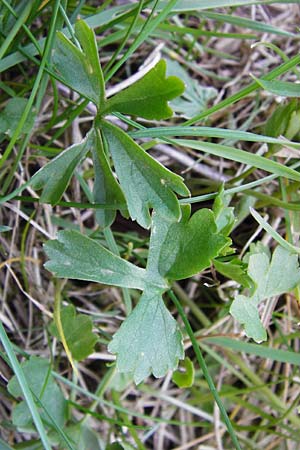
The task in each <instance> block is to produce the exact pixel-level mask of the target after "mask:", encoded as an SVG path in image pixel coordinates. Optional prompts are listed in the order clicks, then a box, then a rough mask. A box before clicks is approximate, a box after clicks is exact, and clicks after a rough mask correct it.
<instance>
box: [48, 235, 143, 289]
mask: <svg viewBox="0 0 300 450" xmlns="http://www.w3.org/2000/svg"><path fill="white" fill-rule="evenodd" d="M44 249H45V252H46V254H47V255H48V256H49V258H50V261H48V262H47V263H46V264H45V267H46V268H47V269H48V270H50V272H53V274H54V275H55V276H57V277H59V278H73V279H77V280H87V281H95V282H98V283H103V284H108V285H114V286H120V287H127V288H136V289H144V286H145V273H146V271H145V270H144V269H141V268H139V267H136V266H134V265H133V264H131V263H130V262H128V261H125V260H124V259H121V258H120V257H118V256H116V255H114V254H113V253H111V252H110V251H109V250H107V249H106V248H104V247H103V246H102V245H100V244H98V243H97V242H96V241H94V240H93V239H90V238H88V237H86V236H84V235H82V234H80V233H78V232H77V231H61V232H59V233H58V235H57V239H55V240H52V241H48V242H46V244H45V245H44Z"/></svg>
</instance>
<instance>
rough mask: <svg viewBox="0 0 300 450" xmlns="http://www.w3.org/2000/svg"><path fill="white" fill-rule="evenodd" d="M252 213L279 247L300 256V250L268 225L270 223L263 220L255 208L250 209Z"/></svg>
mask: <svg viewBox="0 0 300 450" xmlns="http://www.w3.org/2000/svg"><path fill="white" fill-rule="evenodd" d="M250 213H251V214H252V216H253V217H254V219H255V220H256V221H257V222H258V223H259V225H260V226H261V227H262V228H263V229H264V230H265V231H266V232H267V233H269V234H270V235H271V236H272V238H273V239H274V240H275V241H276V242H278V244H279V245H281V246H282V247H284V248H285V249H286V250H288V251H289V252H291V253H298V254H300V248H298V247H295V245H292V244H290V243H289V242H288V241H286V240H285V239H283V237H282V236H280V234H279V233H277V231H275V230H274V228H272V227H271V225H269V224H268V222H267V221H266V220H265V219H263V218H262V217H261V216H260V215H259V214H258V212H257V211H255V210H254V209H253V208H250Z"/></svg>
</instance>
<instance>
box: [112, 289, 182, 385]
mask: <svg viewBox="0 0 300 450" xmlns="http://www.w3.org/2000/svg"><path fill="white" fill-rule="evenodd" d="M108 350H109V351H110V352H111V353H115V354H117V369H118V370H119V371H120V372H130V373H133V377H134V381H135V382H136V384H138V383H140V382H141V381H143V380H144V379H145V378H146V377H147V376H149V375H150V374H151V373H153V375H154V376H155V377H157V378H159V377H162V376H163V375H165V374H166V372H167V371H168V370H172V369H175V368H176V367H177V364H178V360H179V359H182V358H183V356H184V351H183V344H182V334H181V332H180V330H179V327H178V324H177V322H176V321H175V319H173V317H172V316H171V314H170V313H169V311H168V310H167V308H166V306H165V304H164V302H163V299H162V297H161V292H160V291H157V290H155V289H154V290H151V289H148V290H147V291H145V292H144V293H143V295H142V297H141V298H140V300H139V303H138V304H137V306H136V307H135V308H134V310H133V311H132V313H131V314H130V315H129V316H128V317H127V319H126V320H125V321H124V322H123V323H122V325H121V327H120V329H119V330H118V331H117V333H116V334H115V335H114V337H113V340H112V341H111V342H110V344H109V346H108Z"/></svg>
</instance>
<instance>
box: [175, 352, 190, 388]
mask: <svg viewBox="0 0 300 450" xmlns="http://www.w3.org/2000/svg"><path fill="white" fill-rule="evenodd" d="M181 366H183V367H179V368H178V369H177V370H176V371H175V372H174V373H173V376H172V381H173V383H175V384H176V385H177V386H178V387H179V388H189V387H191V386H193V384H194V378H195V368H194V364H193V361H191V360H190V358H189V357H186V358H184V360H183V363H182V364H181Z"/></svg>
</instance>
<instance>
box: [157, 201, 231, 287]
mask: <svg viewBox="0 0 300 450" xmlns="http://www.w3.org/2000/svg"><path fill="white" fill-rule="evenodd" d="M229 242H230V239H228V238H226V237H225V236H223V235H221V234H219V233H218V232H217V226H216V223H215V218H214V214H213V212H212V211H211V210H209V209H206V208H203V209H200V210H199V211H197V212H196V213H195V214H193V215H192V217H191V218H190V219H189V220H187V218H184V219H183V220H182V221H181V222H179V223H173V224H171V226H170V227H169V229H168V232H167V235H166V238H165V240H164V242H163V243H162V246H161V251H160V257H159V265H158V268H159V273H160V274H161V275H162V276H165V277H167V278H170V279H172V280H181V279H183V278H189V277H191V276H192V275H195V274H196V273H198V272H200V271H201V270H204V269H206V268H207V267H209V266H210V264H211V260H212V259H213V258H215V257H216V256H218V254H219V252H220V251H221V250H222V249H223V248H224V247H226V246H227V245H228V243H229Z"/></svg>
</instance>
